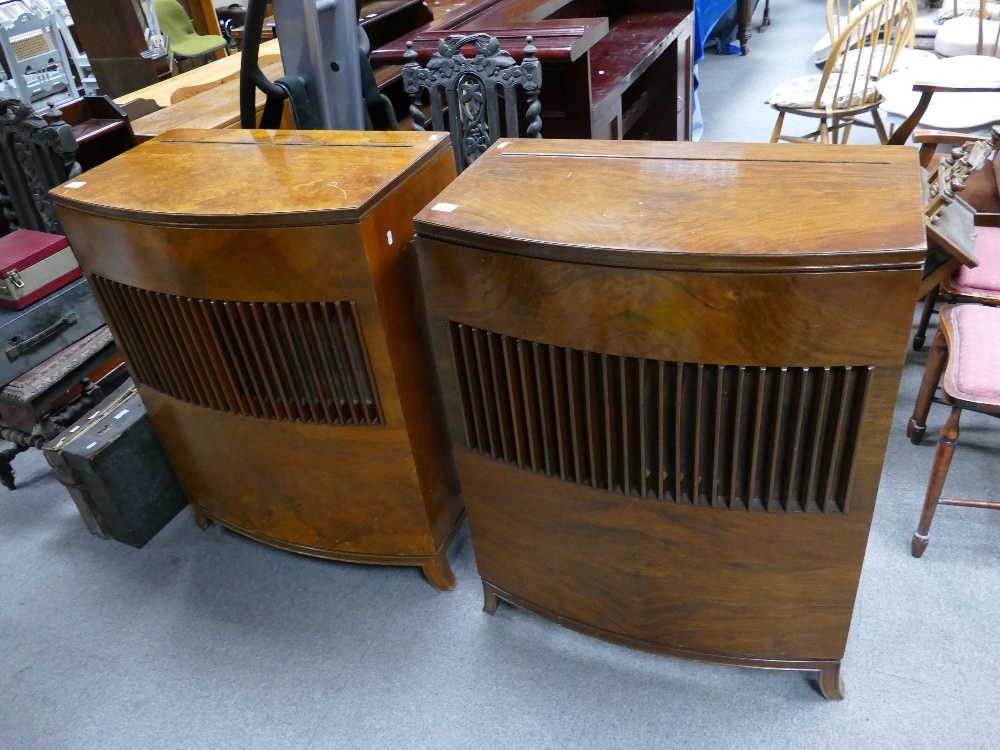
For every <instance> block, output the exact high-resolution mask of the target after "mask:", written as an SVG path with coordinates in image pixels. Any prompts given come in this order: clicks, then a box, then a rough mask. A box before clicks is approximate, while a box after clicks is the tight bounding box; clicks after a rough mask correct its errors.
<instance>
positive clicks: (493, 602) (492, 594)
mask: <svg viewBox="0 0 1000 750" xmlns="http://www.w3.org/2000/svg"><path fill="white" fill-rule="evenodd" d="M499 603H500V599H499V597H498V596H497V592H496V591H495V590H494V589H493V587H492V586H490V585H489V584H488V583H486V581H483V612H485V613H486V614H488V615H495V614H496V611H497V605H498V604H499Z"/></svg>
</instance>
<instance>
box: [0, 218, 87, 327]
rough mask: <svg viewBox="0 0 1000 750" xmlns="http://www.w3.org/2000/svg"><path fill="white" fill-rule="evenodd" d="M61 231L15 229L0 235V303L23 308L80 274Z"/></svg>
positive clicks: (18, 308)
mask: <svg viewBox="0 0 1000 750" xmlns="http://www.w3.org/2000/svg"><path fill="white" fill-rule="evenodd" d="M81 275H82V274H81V272H80V265H79V264H78V263H77V262H76V257H75V256H74V255H73V251H72V250H71V249H70V247H69V242H67V240H66V238H65V237H63V236H62V235H61V234H49V233H47V232H35V231H32V230H31V229H17V230H15V231H13V232H11V233H10V234H7V235H4V236H3V237H0V306H2V307H10V308H13V309H14V310H23V309H24V308H26V307H27V306H28V305H30V304H31V303H33V302H37V301H38V300H40V299H41V298H42V297H44V296H45V295H47V294H51V293H52V292H54V291H55V290H56V289H59V288H61V287H64V286H66V285H67V284H68V283H69V282H71V281H73V280H74V279H78V278H80V276H81Z"/></svg>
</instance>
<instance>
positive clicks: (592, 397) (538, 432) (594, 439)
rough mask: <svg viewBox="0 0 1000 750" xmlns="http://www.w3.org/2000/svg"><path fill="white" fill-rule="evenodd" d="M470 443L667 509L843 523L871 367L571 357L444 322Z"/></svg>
mask: <svg viewBox="0 0 1000 750" xmlns="http://www.w3.org/2000/svg"><path fill="white" fill-rule="evenodd" d="M449 328H450V333H451V341H452V354H453V358H454V366H455V372H456V374H457V381H458V385H459V391H460V396H461V402H462V411H463V416H464V426H465V438H466V444H467V446H468V447H469V448H470V449H471V450H474V451H477V452H479V453H480V454H482V455H484V456H487V457H489V458H494V459H498V460H500V461H503V462H505V463H508V464H512V465H515V466H518V467H519V468H522V469H526V470H529V471H533V472H537V473H540V474H544V475H546V476H549V477H555V478H558V479H561V480H563V481H566V482H573V483H576V484H580V485H584V486H588V487H593V488H595V489H602V490H607V491H609V492H614V493H617V494H622V495H629V496H636V497H644V498H655V499H658V500H663V501H666V502H673V503H685V504H689V505H703V506H710V507H713V508H730V509H739V510H753V511H779V512H780V511H787V512H823V513H830V512H833V513H839V512H846V511H847V510H848V505H849V499H850V498H849V490H850V487H851V484H852V478H853V471H854V459H855V445H856V444H857V436H858V431H859V430H860V428H861V425H862V423H863V421H864V415H865V406H866V403H867V398H868V391H869V388H868V386H869V383H870V380H871V375H872V372H873V370H874V367H870V366H860V367H852V366H845V367H814V368H809V367H743V366H734V365H718V364H701V363H686V362H664V361H660V360H654V359H640V358H634V357H622V356H615V355H607V354H599V353H595V352H588V351H579V350H575V349H567V348H563V347H559V346H551V345H547V344H540V343H538V342H534V341H527V340H524V339H517V338H512V337H510V336H503V335H499V334H496V333H492V332H489V331H483V330H480V329H477V328H472V327H470V326H466V325H462V324H459V323H454V322H452V323H450V324H449Z"/></svg>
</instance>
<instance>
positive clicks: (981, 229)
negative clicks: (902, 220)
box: [913, 125, 1000, 351]
mask: <svg viewBox="0 0 1000 750" xmlns="http://www.w3.org/2000/svg"><path fill="white" fill-rule="evenodd" d="M998 148H1000V126H998V125H994V126H993V128H992V131H991V135H990V137H989V138H983V139H980V140H973V141H968V142H967V143H965V144H964V147H963V148H958V149H955V150H954V151H953V152H952V155H951V157H950V158H947V159H945V160H942V161H940V162H938V163H937V164H935V165H934V166H933V167H932V172H931V177H930V179H929V183H930V187H931V190H932V191H935V190H936V192H935V193H934V195H933V197H932V199H931V201H930V203H929V204H928V207H927V212H928V221H929V222H930V224H931V226H930V227H929V228H928V236H929V239H930V236H931V235H932V234H934V233H935V232H934V230H935V229H937V230H938V233H940V231H941V230H943V229H944V227H946V226H947V224H948V222H944V223H941V222H940V221H939V219H940V217H935V215H934V214H935V212H937V213H940V212H941V211H942V209H945V205H944V204H946V203H952V202H958V203H960V204H962V206H964V210H965V211H966V212H967V215H968V214H971V218H966V221H968V222H969V224H970V225H974V228H971V229H972V231H971V233H970V228H966V229H965V230H964V233H965V234H968V235H970V236H969V238H968V239H967V241H966V242H965V244H968V245H971V248H969V249H970V250H971V252H970V256H971V260H970V259H965V260H964V261H963V263H959V264H954V265H955V267H954V268H951V269H950V270H949V269H943V270H942V272H941V275H940V276H938V277H935V278H930V279H929V283H928V284H927V288H926V296H925V297H924V310H923V314H922V315H921V317H920V323H919V324H918V325H917V331H916V333H915V334H914V336H913V348H914V350H916V351H919V350H920V349H922V348H923V345H924V341H925V338H926V335H927V327H928V325H929V324H930V319H931V316H932V315H933V313H934V308H935V305H936V304H937V303H938V302H946V303H957V302H973V303H978V304H981V305H990V306H1000V213H996V212H993V211H990V210H989V208H991V206H985V208H986V209H987V210H983V208H984V206H983V200H984V198H983V195H984V191H982V190H981V189H980V183H981V182H983V181H982V180H979V177H980V176H982V175H986V177H987V180H986V182H987V183H992V184H993V185H994V188H996V184H995V180H994V178H995V177H996V176H997V175H1000V171H998V167H997V164H998V160H997V158H996V153H997V150H998ZM990 155H992V157H993V158H992V159H989V158H987V157H989V156H990ZM984 165H988V166H987V167H986V168H984ZM969 188H971V189H969ZM957 193H960V194H961V195H960V197H959V196H957V195H956V194H957ZM951 231H952V232H954V231H955V230H954V229H952V230H951ZM949 240H951V241H955V240H956V238H954V237H951V238H945V241H949ZM959 244H961V242H959Z"/></svg>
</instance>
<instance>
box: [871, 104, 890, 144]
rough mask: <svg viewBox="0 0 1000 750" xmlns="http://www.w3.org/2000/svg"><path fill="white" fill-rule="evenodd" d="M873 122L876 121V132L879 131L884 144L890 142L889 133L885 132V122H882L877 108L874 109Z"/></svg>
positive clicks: (879, 136)
mask: <svg viewBox="0 0 1000 750" xmlns="http://www.w3.org/2000/svg"><path fill="white" fill-rule="evenodd" d="M872 122H873V123H875V132H876V133H878V138H879V140H880V141H881V142H882V145H883V146H884V145H885V144H887V143H888V142H889V134H888V133H886V132H885V124H884V123H883V122H882V118H881V117H880V116H879V113H878V110H877V109H873V110H872Z"/></svg>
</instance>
